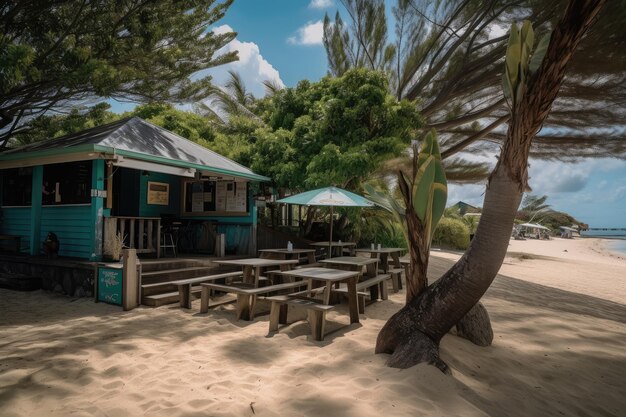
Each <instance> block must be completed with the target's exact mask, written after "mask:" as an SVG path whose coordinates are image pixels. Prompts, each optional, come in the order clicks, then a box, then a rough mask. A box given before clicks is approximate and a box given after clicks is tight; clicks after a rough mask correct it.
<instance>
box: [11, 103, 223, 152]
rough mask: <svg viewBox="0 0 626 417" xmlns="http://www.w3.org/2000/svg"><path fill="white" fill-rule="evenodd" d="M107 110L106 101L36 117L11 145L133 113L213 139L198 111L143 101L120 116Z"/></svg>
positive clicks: (207, 141)
mask: <svg viewBox="0 0 626 417" xmlns="http://www.w3.org/2000/svg"><path fill="white" fill-rule="evenodd" d="M109 109H110V105H109V104H107V103H100V104H97V105H95V106H94V107H91V108H89V109H87V111H85V112H82V113H81V112H80V111H79V110H78V109H74V110H72V111H71V113H70V114H69V115H56V116H40V117H37V118H36V119H34V120H33V121H32V122H31V124H30V128H29V129H28V130H26V131H24V132H22V133H19V134H17V135H15V136H14V138H13V139H12V141H11V145H12V146H16V145H22V144H27V143H31V142H36V141H40V140H44V139H49V138H55V137H60V136H63V135H67V134H70V133H76V132H79V131H81V130H85V129H89V128H92V127H95V126H99V125H102V124H105V123H110V122H113V121H116V120H119V119H121V118H125V117H135V116H137V117H141V118H142V119H145V120H147V121H149V122H150V123H154V124H155V125H157V126H161V127H163V128H165V129H167V130H170V131H172V132H174V133H176V134H178V135H180V136H182V137H184V138H186V139H189V140H192V141H194V142H197V143H199V144H201V145H203V146H211V145H212V144H213V142H214V139H215V135H216V134H215V128H214V126H213V125H212V123H211V122H210V121H209V120H207V119H206V118H204V117H202V116H200V115H198V114H195V113H192V112H187V111H183V110H179V109H176V108H175V107H173V106H172V105H170V104H163V103H152V104H145V105H141V106H137V107H135V109H133V110H132V111H129V112H126V113H124V114H121V115H120V114H117V113H113V112H111V111H110V110H109Z"/></svg>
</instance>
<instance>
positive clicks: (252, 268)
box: [213, 258, 298, 288]
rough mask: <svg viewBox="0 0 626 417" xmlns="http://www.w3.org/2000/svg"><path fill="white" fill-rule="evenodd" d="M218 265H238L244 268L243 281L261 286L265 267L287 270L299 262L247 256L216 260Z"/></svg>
mask: <svg viewBox="0 0 626 417" xmlns="http://www.w3.org/2000/svg"><path fill="white" fill-rule="evenodd" d="M213 262H214V263H216V264H218V265H236V266H241V267H242V268H243V282H244V283H246V284H252V285H253V286H254V287H255V288H257V287H258V286H259V278H261V271H262V270H263V268H269V267H276V266H277V267H279V268H280V270H281V271H287V270H289V269H291V267H292V266H294V265H297V264H298V260H296V259H293V260H282V259H263V258H245V259H223V260H214V261H213Z"/></svg>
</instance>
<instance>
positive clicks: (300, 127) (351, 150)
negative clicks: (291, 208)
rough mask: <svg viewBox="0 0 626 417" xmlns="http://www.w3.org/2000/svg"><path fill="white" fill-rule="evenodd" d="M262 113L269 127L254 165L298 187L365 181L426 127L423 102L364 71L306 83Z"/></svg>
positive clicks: (258, 139) (257, 142)
mask: <svg viewBox="0 0 626 417" xmlns="http://www.w3.org/2000/svg"><path fill="white" fill-rule="evenodd" d="M258 111H259V112H260V116H261V118H262V119H263V120H264V121H265V122H266V125H267V126H266V127H262V128H259V129H257V130H256V131H255V132H254V135H253V137H254V145H253V147H254V154H253V156H252V165H251V167H252V169H253V170H255V171H256V172H258V173H260V174H263V175H267V176H270V177H271V178H273V179H274V181H275V182H276V184H277V185H278V186H279V187H286V188H289V189H292V190H304V189H309V188H314V187H318V186H325V185H329V184H336V185H338V186H341V187H348V188H351V187H355V186H358V184H359V183H360V182H361V181H362V180H364V179H366V178H368V177H369V176H370V175H371V174H372V173H373V172H375V171H376V170H377V169H378V168H380V167H381V166H382V164H383V163H384V161H386V160H387V159H389V158H391V157H394V156H398V155H399V154H400V153H401V152H402V151H403V150H404V149H405V148H406V147H407V145H408V144H409V143H410V141H411V139H413V138H414V135H415V132H416V129H417V128H419V127H420V126H421V118H420V116H419V114H418V112H417V110H416V108H415V104H414V103H412V102H410V101H407V100H403V101H399V102H398V101H396V100H395V99H394V98H393V97H392V96H391V95H389V94H388V84H387V80H386V78H385V76H384V75H383V74H382V73H380V72H374V71H367V70H364V69H359V70H351V71H348V72H346V73H345V74H344V75H343V76H341V77H336V78H333V77H325V78H323V79H322V80H321V81H319V82H316V83H311V82H308V81H302V82H300V83H299V84H298V86H297V87H296V88H287V89H283V90H280V91H278V92H276V93H275V94H274V95H273V96H272V97H270V98H267V99H266V102H265V103H260V104H259V107H258ZM277 161H281V163H280V164H278V163H277Z"/></svg>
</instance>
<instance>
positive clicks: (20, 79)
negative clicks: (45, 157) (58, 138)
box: [0, 0, 237, 147]
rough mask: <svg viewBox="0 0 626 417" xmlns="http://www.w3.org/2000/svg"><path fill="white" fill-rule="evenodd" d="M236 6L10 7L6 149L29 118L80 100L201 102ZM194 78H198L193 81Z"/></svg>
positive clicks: (0, 90) (3, 82) (2, 121)
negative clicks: (225, 22) (219, 29)
mask: <svg viewBox="0 0 626 417" xmlns="http://www.w3.org/2000/svg"><path fill="white" fill-rule="evenodd" d="M231 3H232V0H226V1H224V2H221V3H217V2H215V1H214V0H176V1H174V0H164V1H153V2H147V1H139V0H120V1H105V2H97V1H96V2H94V1H85V0H63V1H56V0H54V1H53V0H43V1H37V2H32V1H8V2H3V3H2V5H0V25H1V26H2V28H3V33H2V35H0V147H1V146H6V144H7V139H8V138H9V137H11V135H13V134H15V133H19V132H21V131H23V130H26V129H28V128H29V126H28V124H27V123H26V124H25V122H28V121H29V120H30V119H31V118H32V117H33V116H37V115H41V114H43V113H45V112H46V111H48V110H56V111H58V110H62V109H65V108H67V107H70V106H75V105H76V103H79V102H81V101H84V100H92V99H94V98H97V97H111V98H115V99H118V100H123V101H133V102H145V101H170V102H177V103H182V102H195V101H198V100H200V99H203V98H205V97H207V96H209V95H210V94H211V93H213V92H214V91H215V88H214V87H213V85H212V84H211V77H210V76H207V75H202V74H200V71H202V70H205V69H207V68H212V67H215V66H218V65H222V64H225V63H228V62H231V61H234V60H236V59H237V54H236V52H230V53H226V54H222V55H216V51H217V50H219V49H220V48H222V47H223V46H224V45H226V44H227V43H228V42H230V41H231V40H232V39H233V38H234V37H235V33H233V32H228V33H224V34H214V33H213V32H211V31H210V27H211V25H213V24H215V23H216V22H217V21H218V20H219V19H221V18H222V17H223V16H224V13H225V12H226V10H227V9H228V7H229V6H230V5H231ZM192 75H193V77H191V76H192Z"/></svg>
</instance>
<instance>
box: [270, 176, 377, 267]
mask: <svg viewBox="0 0 626 417" xmlns="http://www.w3.org/2000/svg"><path fill="white" fill-rule="evenodd" d="M278 203H284V204H299V205H301V206H330V219H331V221H330V236H329V239H328V256H329V257H331V256H332V241H333V221H332V218H333V208H334V207H335V206H337V207H374V203H373V202H371V201H370V200H368V199H367V198H364V197H361V196H360V195H357V194H354V193H351V192H350V191H346V190H343V189H341V188H337V187H325V188H319V189H317V190H311V191H306V192H304V193H300V194H296V195H292V196H291V197H287V198H283V199H281V200H278Z"/></svg>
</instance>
